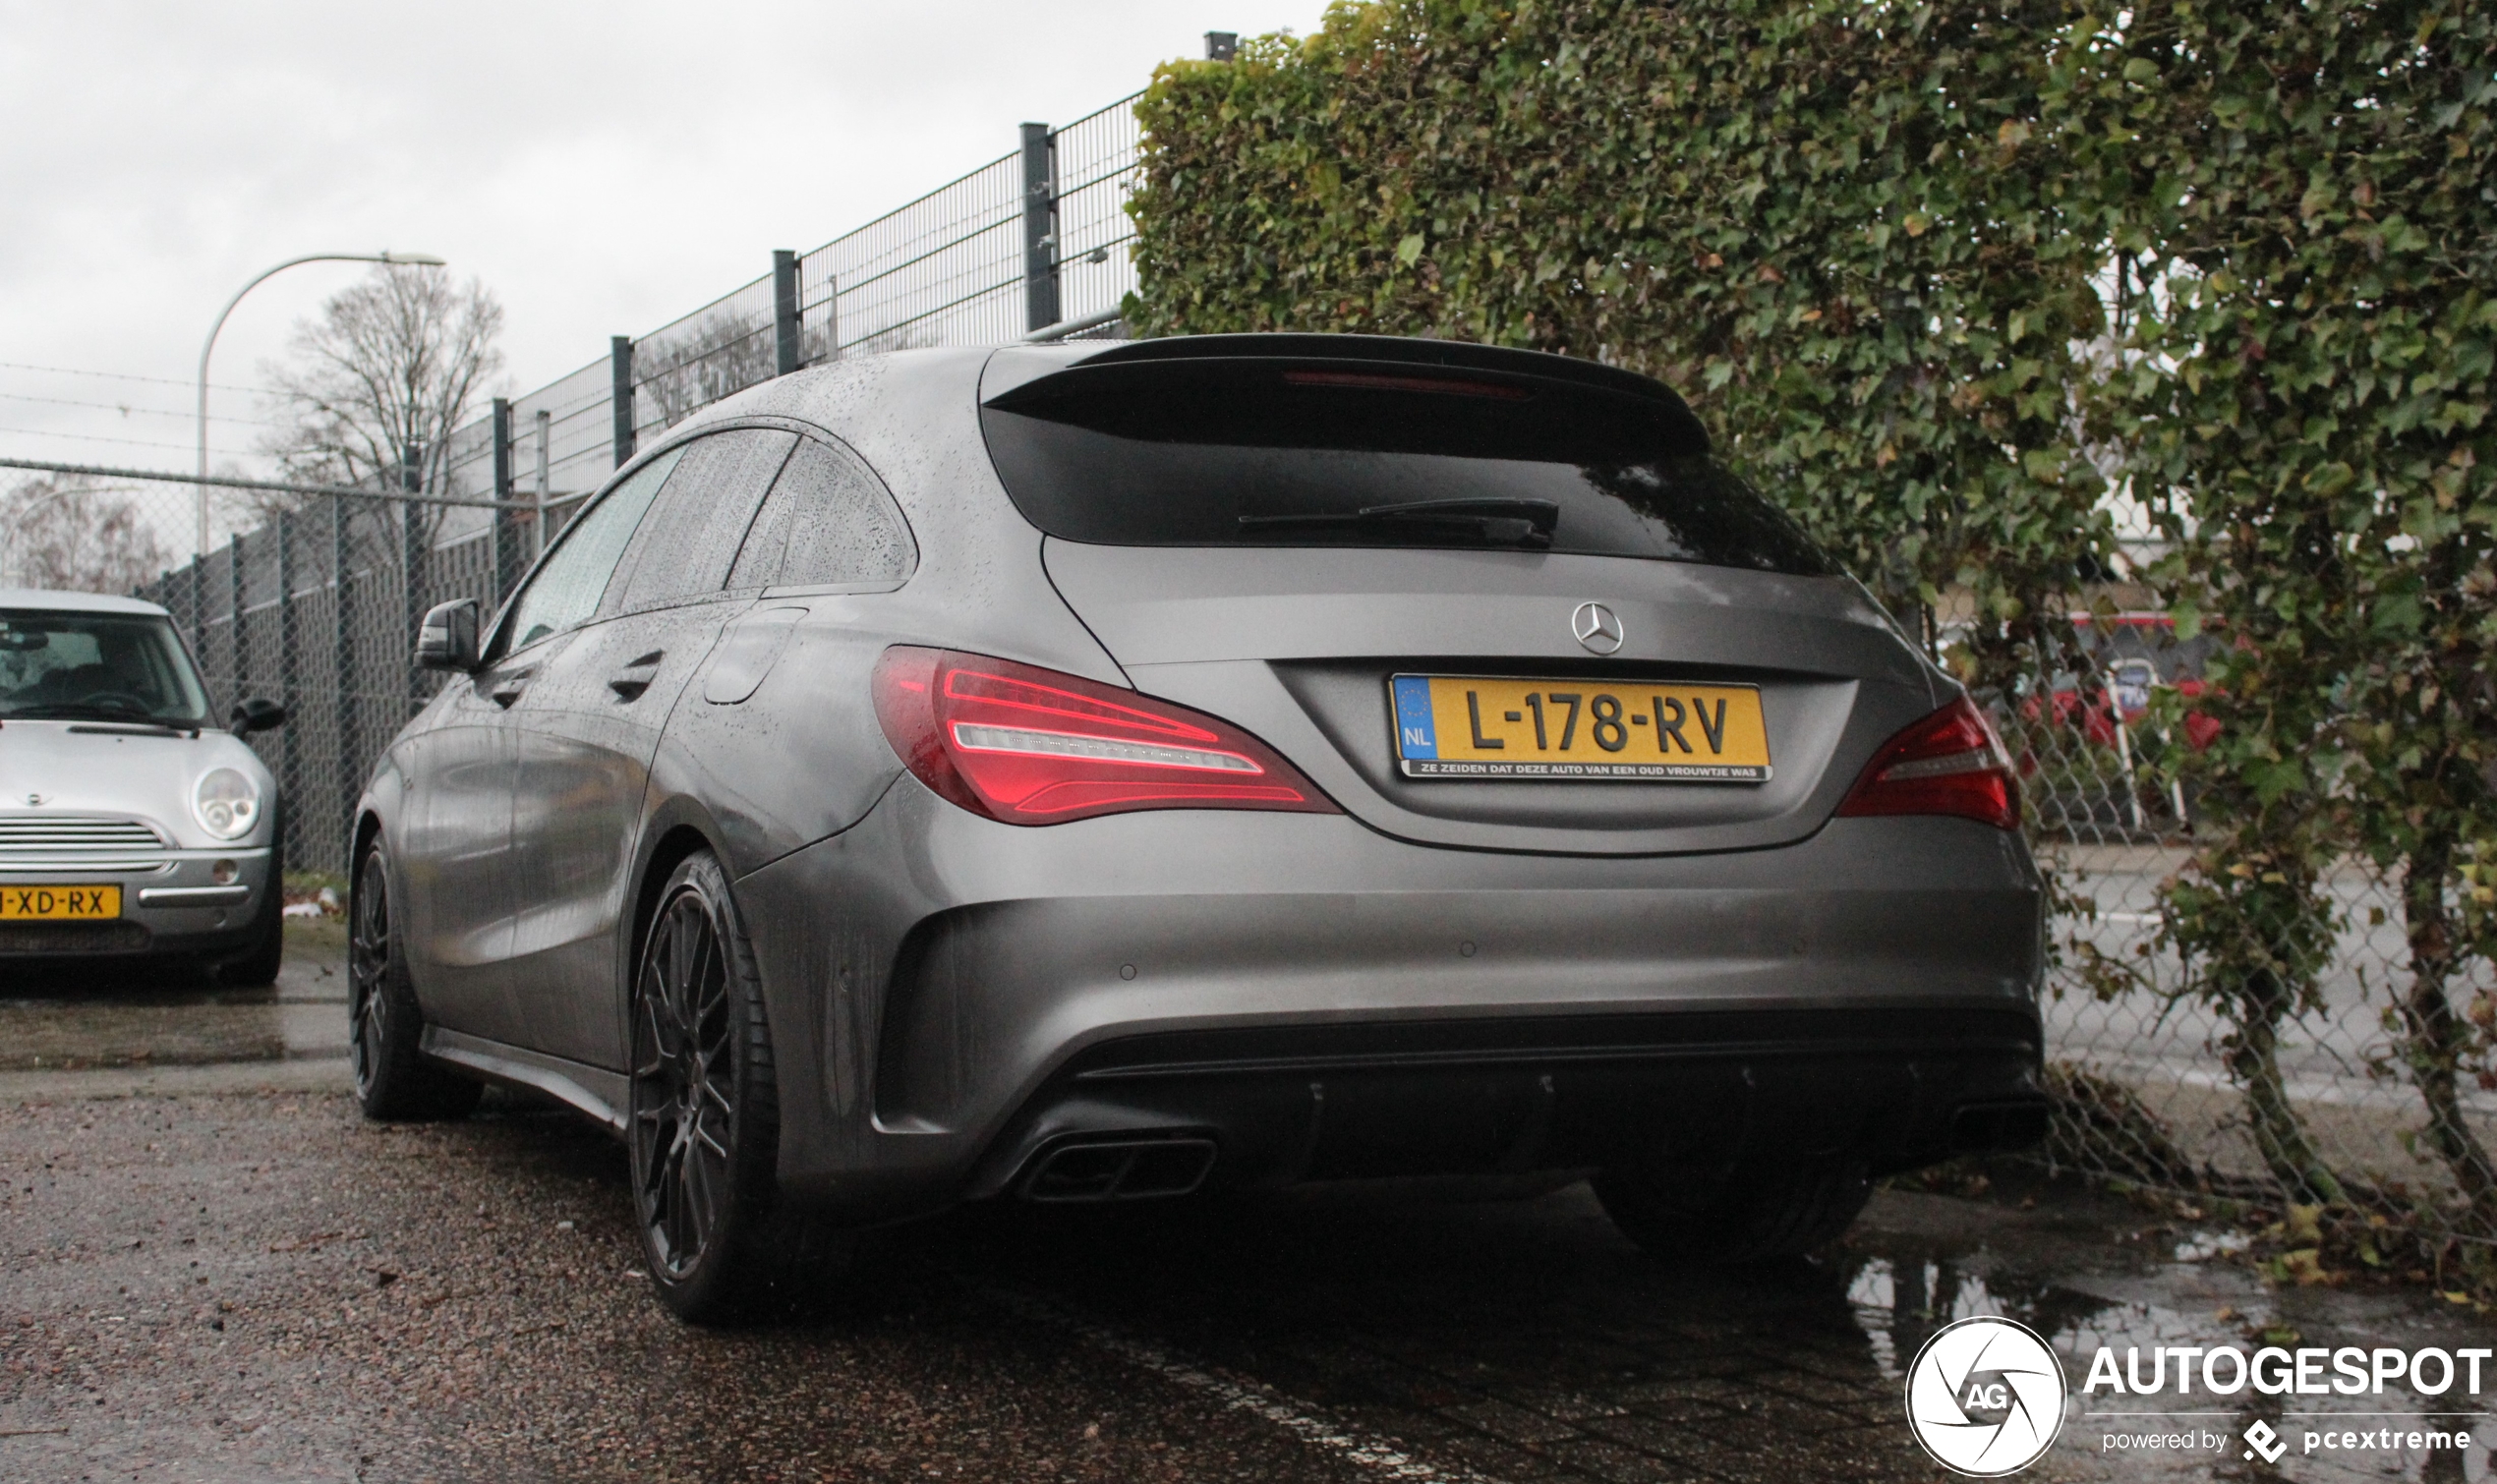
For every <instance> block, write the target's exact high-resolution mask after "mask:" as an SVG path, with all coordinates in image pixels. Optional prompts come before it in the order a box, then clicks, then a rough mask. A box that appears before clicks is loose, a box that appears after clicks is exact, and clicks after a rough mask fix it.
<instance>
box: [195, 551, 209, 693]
mask: <svg viewBox="0 0 2497 1484" xmlns="http://www.w3.org/2000/svg"><path fill="white" fill-rule="evenodd" d="M191 649H192V655H193V657H194V658H196V659H198V660H199V661H200V668H202V669H206V668H207V667H208V548H207V547H205V546H202V547H201V548H200V549H199V551H198V552H197V553H196V554H194V555H193V556H192V558H191Z"/></svg>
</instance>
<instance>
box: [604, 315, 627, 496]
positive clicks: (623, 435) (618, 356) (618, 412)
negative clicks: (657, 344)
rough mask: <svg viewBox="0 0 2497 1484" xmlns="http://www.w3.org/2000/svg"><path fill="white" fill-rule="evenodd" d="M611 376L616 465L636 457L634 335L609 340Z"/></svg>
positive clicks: (610, 391) (609, 403)
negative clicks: (634, 439) (634, 448)
mask: <svg viewBox="0 0 2497 1484" xmlns="http://www.w3.org/2000/svg"><path fill="white" fill-rule="evenodd" d="M607 365H608V372H609V377H610V385H609V388H608V394H607V396H608V405H609V406H610V407H611V408H613V409H614V412H615V467H616V468H618V469H621V468H623V467H624V464H625V461H626V460H628V459H630V458H632V456H633V337H632V336H630V335H617V336H614V337H613V338H611V339H610V340H609V341H608V342H607Z"/></svg>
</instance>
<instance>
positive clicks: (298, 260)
mask: <svg viewBox="0 0 2497 1484" xmlns="http://www.w3.org/2000/svg"><path fill="white" fill-rule="evenodd" d="M308 262H383V263H390V264H392V265H394V266H404V267H411V268H438V267H440V266H442V259H441V258H438V257H435V256H433V255H432V254H430V253H391V252H380V253H312V254H307V255H306V256H304V257H289V258H287V259H286V260H285V261H284V262H281V263H279V264H278V265H277V266H275V267H273V268H269V269H266V270H265V271H263V272H262V273H261V275H260V276H259V277H257V278H254V279H253V280H252V281H251V282H250V283H247V284H245V285H243V287H242V288H241V289H240V290H238V291H236V293H235V295H234V297H233V298H231V299H229V300H227V301H226V302H225V308H224V309H221V310H219V311H217V315H216V323H214V324H212V325H209V326H208V340H207V343H206V344H205V345H203V346H201V347H200V478H201V479H202V480H203V481H204V480H205V479H207V477H208V356H209V354H210V353H211V352H213V351H214V350H215V349H216V337H217V331H219V330H221V329H223V328H225V316H226V315H228V314H233V313H234V307H235V306H236V305H238V304H241V303H242V302H243V296H244V295H245V294H248V293H250V292H252V290H254V289H257V288H259V287H260V286H261V284H263V283H265V282H267V281H268V280H269V279H271V278H274V277H276V276H277V275H278V274H280V273H283V272H285V271H286V270H287V269H288V268H292V267H300V266H302V265H303V264H305V263H308ZM199 490H200V495H199V500H200V552H199V554H200V555H202V556H205V555H207V554H208V486H207V485H205V484H203V485H200V486H199Z"/></svg>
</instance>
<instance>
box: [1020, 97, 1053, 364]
mask: <svg viewBox="0 0 2497 1484" xmlns="http://www.w3.org/2000/svg"><path fill="white" fill-rule="evenodd" d="M1057 175H1058V171H1057V148H1056V145H1055V142H1054V141H1053V139H1052V138H1051V135H1050V132H1049V126H1048V125H1047V124H1025V125H1024V126H1023V318H1024V321H1025V323H1024V325H1023V327H1024V328H1025V329H1027V330H1045V329H1047V328H1049V326H1051V325H1053V324H1056V323H1057V322H1058V181H1057Z"/></svg>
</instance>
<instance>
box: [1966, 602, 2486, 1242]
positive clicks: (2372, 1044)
mask: <svg viewBox="0 0 2497 1484" xmlns="http://www.w3.org/2000/svg"><path fill="white" fill-rule="evenodd" d="M2079 630H2080V633H2081V635H2082V640H2083V643H2082V649H2083V651H2084V652H2085V654H2086V655H2087V658H2086V660H2085V662H2084V664H2083V666H2082V667H2081V668H2079V669H2078V670H2076V671H2075V672H2073V673H2067V674H2063V675H2059V676H2055V677H2051V678H2049V679H2048V680H2046V681H2045V682H2043V683H2041V684H2040V685H2038V686H2037V687H2035V688H2034V689H2033V690H2031V691H2029V692H2028V693H2027V694H2023V695H2018V696H2013V697H2005V698H2002V699H2001V700H2000V701H1999V702H1998V704H1997V706H1996V708H1995V711H1996V715H1997V718H1998V721H1999V722H2000V723H2001V724H2002V727H2003V732H2004V735H2005V740H2006V743H2007V745H2008V746H2009V747H2010V749H2011V751H2012V753H2013V755H2014V758H2015V761H2016V763H2017V764H2018V767H2019V769H2020V771H2021V773H2022V775H2023V787H2024V790H2025V792H2026V795H2027V805H2028V811H2029V818H2030V820H2031V829H2032V835H2033V838H2034V840H2035V842H2036V845H2037V849H2038V854H2039V857H2040V860H2041V863H2042V864H2043V865H2045V866H2046V868H2047V869H2048V870H2049V872H2050V873H2051V874H2052V876H2053V878H2054V881H2055V883H2056V888H2057V890H2058V892H2059V894H2060V895H2061V911H2060V912H2059V913H2058V915H2057V917H2056V919H2055V923H2054V928H2053V946H2054V949H2055V954H2056V960H2057V962H2056V966H2055V968H2054V970H2053V972H2052V974H2051V976H2050V986H2051V993H2050V996H2049V999H2048V1000H2047V1003H2046V1006H2045V1009H2046V1047H2047V1057H2048V1062H2049V1067H2048V1075H2049V1083H2050V1088H2051V1090H2052V1091H2053V1092H2054V1093H2055V1094H2056V1095H2057V1099H2058V1103H2059V1108H2060V1113H2059V1117H2058V1119H2057V1123H2056V1127H2055V1131H2054V1135H2053V1138H2052V1140H2051V1143H2050V1145H2049V1147H2048V1149H2047V1150H2046V1151H2045V1157H2046V1158H2047V1159H2048V1160H2050V1161H2051V1162H2052V1163H2054V1164H2056V1165H2059V1166H2061V1167H2064V1168H2069V1169H2075V1170H2081V1171H2083V1172H2085V1173H2088V1174H2091V1175H2093V1176H2097V1177H2100V1178H2112V1179H2118V1180H2122V1181H2127V1182H2130V1183H2133V1184H2137V1185H2142V1186H2147V1187H2151V1188H2156V1189H2161V1190H2166V1191H2170V1192H2173V1193H2176V1194H2178V1195H2180V1196H2185V1197H2188V1198H2191V1199H2197V1200H2207V1199H2209V1198H2212V1197H2219V1198H2223V1199H2228V1198H2234V1199H2236V1200H2240V1201H2244V1202H2247V1203H2250V1204H2251V1205H2253V1206H2256V1207H2260V1208H2268V1209H2269V1210H2270V1211H2271V1213H2272V1214H2273V1216H2274V1217H2275V1218H2277V1219H2279V1220H2280V1221H2281V1223H2282V1228H2281V1229H2282V1231H2283V1233H2284V1241H2285V1242H2286V1244H2287V1246H2288V1247H2289V1248H2290V1249H2292V1250H2293V1252H2294V1250H2295V1249H2296V1248H2297V1245H2298V1243H2299V1242H2300V1241H2301V1240H2304V1241H2306V1242H2308V1244H2309V1246H2310V1247H2313V1246H2322V1247H2324V1248H2327V1249H2330V1248H2332V1247H2333V1246H2334V1245H2335V1243H2334V1239H2333V1233H2332V1232H2331V1231H2329V1230H2318V1229H2315V1228H2314V1227H2312V1225H2311V1218H2309V1219H2307V1220H2308V1221H2309V1225H2308V1227H2306V1228H2305V1229H2304V1231H2303V1234H2302V1236H2301V1233H2300V1228H2299V1221H2300V1220H2301V1218H2299V1217H2298V1215H2297V1210H2298V1208H2300V1207H2304V1208H2306V1209H2307V1210H2308V1211H2309V1212H2312V1211H2315V1210H2317V1209H2319V1208H2322V1207H2325V1206H2327V1205H2329V1206H2330V1207H2331V1208H2332V1209H2333V1210H2334V1211H2336V1212H2341V1213H2346V1222H2347V1223H2349V1224H2354V1225H2352V1226H2351V1227H2350V1228H2349V1229H2346V1230H2344V1231H2342V1232H2341V1233H2340V1236H2341V1240H2340V1242H2339V1243H2338V1246H2339V1248H2340V1249H2341V1253H2342V1256H2343V1257H2344V1258H2345V1259H2346V1258H2351V1257H2354V1258H2355V1260H2356V1261H2357V1262H2359V1263H2361V1264H2364V1263H2367V1262H2378V1263H2381V1264H2383V1265H2385V1266H2387V1267H2389V1268H2395V1269H2400V1270H2408V1269H2410V1268H2413V1267H2421V1266H2423V1267H2429V1268H2437V1267H2440V1266H2441V1265H2443V1264H2445V1263H2446V1262H2448V1261H2449V1260H2450V1259H2451V1258H2453V1257H2454V1256H2456V1255H2457V1252H2456V1245H2457V1244H2461V1245H2462V1246H2466V1247H2482V1248H2484V1247H2485V1246H2486V1245H2487V1244H2488V1242H2489V1241H2490V1239H2491V1237H2492V1235H2493V1234H2497V1233H2492V1232H2491V1231H2489V1230H2488V1229H2486V1227H2487V1222H2486V1212H2485V1211H2475V1210H2474V1208H2473V1195H2474V1192H2473V1190H2472V1189H2471V1188H2470V1187H2471V1186H2473V1185H2474V1184H2476V1183H2478V1181H2477V1180H2476V1179H2475V1178H2474V1172H2473V1169H2472V1166H2473V1162H2474V1161H2478V1162H2480V1163H2482V1164H2483V1165H2484V1162H2485V1156H2484V1155H2481V1154H2478V1153H2477V1151H2482V1150H2485V1149H2487V1148H2488V1147H2489V1144H2490V1141H2491V1140H2492V1138H2497V1089H2493V1088H2492V1087H2491V1085H2490V1080H2489V1079H2487V1078H2486V1077H2484V1076H2481V1075H2476V1074H2474V1073H2473V1072H2472V1071H2470V1070H2469V1069H2468V1067H2459V1068H2458V1067H2456V1066H2455V1065H2454V1064H2453V1062H2452V1060H2451V1058H2450V1057H2448V1056H2443V1055H2441V1054H2439V1053H2438V1052H2437V1051H2436V1049H2434V1048H2432V1047H2430V1046H2429V1044H2428V1042H2427V1041H2426V1040H2425V1039H2423V1033H2422V1024H2421V1020H2420V1006H2421V1004H2422V1003H2423V1002H2424V1001H2425V1000H2426V999H2429V998H2430V997H2429V995H2428V993H2427V992H2428V991H2432V992H2433V999H2435V1000H2436V1001H2437V1002H2439V1003H2442V1004H2446V1005H2451V1006H2454V1007H2456V1008H2457V1010H2458V1012H2459V1013H2460V1014H2461V1015H2462V1016H2463V1017H2464V1018H2465V1019H2466V1020H2471V1019H2484V1018H2485V1012H2486V1009H2487V1008H2488V1007H2489V1006H2491V1005H2492V1004H2497V977H2492V974H2491V970H2490V966H2489V965H2488V964H2487V963H2486V962H2484V961H2481V960H2475V959H2469V958H2457V959H2455V960H2452V961H2449V960H2448V959H2446V958H2444V957H2438V958H2437V959H2436V961H2434V962H2431V963H2425V964H2422V963H2421V962H2419V961H2418V960H2417V959H2416V958H2415V957H2414V954H2415V952H2416V950H2415V949H2414V946H2413V942H2412V932H2411V923H2410V918H2411V917H2412V916H2413V915H2414V911H2415V904H2409V903H2406V900H2405V894H2404V890H2403V882H2402V880H2401V879H2400V878H2399V876H2398V875H2396V874H2395V873H2393V872H2391V871H2388V870H2386V869H2384V868H2380V867H2378V866H2376V865H2375V864H2373V863H2372V862H2370V861H2369V860H2367V859H2365V858H2364V857H2363V856H2360V855H2357V854H2355V853H2350V854H2345V855H2343V856H2341V857H2340V858H2339V859H2338V861H2337V863H2336V864H2335V865H2334V866H2333V867H2332V868H2331V869H2330V870H2329V871H2327V872H2326V873H2324V875H2323V877H2322V878H2321V880H2319V881H2318V882H2316V883H2315V884H2314V888H2313V890H2312V891H2311V892H2310V893H2307V894H2306V901H2305V905H2304V906H2303V908H2302V909H2301V910H2300V912H2299V913H2298V920H2297V921H2295V922H2289V921H2282V922H2279V923H2276V924H2273V925H2272V931H2270V932H2263V931H2261V929H2260V925H2259V921H2258V924H2257V925H2256V926H2255V927H2254V928H2252V929H2249V930H2248V931H2251V932H2252V933H2253V934H2254V936H2256V937H2257V938H2259V939H2262V940H2264V941H2258V942H2220V943H2215V942H2213V941H2212V940H2211V937H2210V935H2209V934H2208V932H2207V930H2203V931H2197V928H2196V925H2195V924H2194V923H2193V922H2192V920H2191V916H2190V912H2189V910H2187V909H2185V908H2183V907H2180V902H2181V901H2183V900H2185V898H2184V897H2181V896H2180V895H2179V890H2180V888H2182V890H2184V891H2185V892H2190V890H2191V889H2192V885H2193V870H2194V869H2195V866H2196V847H2197V845H2198V844H2207V843H2208V838H2209V835H2210V833H2211V830H2212V828H2213V826H2214V824H2215V823H2216V822H2214V821H2211V820H2206V819H2203V818H2201V810H2200V809H2199V807H2198V801H2197V799H2196V797H2195V795H2194V793H2193V791H2192V787H2191V784H2190V783H2189V781H2188V776H2189V773H2190V769H2189V767H2187V768H2181V769H2180V768H2179V767H2178V766H2177V760H2178V759H2180V758H2189V757H2190V755H2191V754H2192V753H2194V752H2195V751H2197V750H2199V749H2200V748H2202V747H2206V746H2208V745H2210V743H2211V742H2212V740H2213V734H2212V731H2211V730H2210V728H2212V727H2213V723H2211V722H2209V721H2208V720H2205V719H2203V718H2202V717H2200V716H2199V715H2197V714H2195V713H2191V712H2189V711H2186V710H2183V709H2180V708H2178V707H2175V706H2162V705H2160V704H2158V703H2159V700H2160V698H2161V696H2162V694H2163V693H2165V694H2167V695H2168V696H2170V697H2178V696H2185V697H2189V696H2191V695H2193V694H2196V693H2197V692H2198V691H2199V690H2200V687H2201V685H2202V680H2201V672H2200V659H2201V656H2202V655H2203V654H2204V653H2207V650H2208V647H2209V645H2210V643H2211V641H2210V640H2209V639H2208V638H2207V637H2205V638H2202V639H2199V640H2196V641H2190V642H2186V643H2181V644H2180V643H2178V642H2177V640H2176V639H2175V637H2174V630H2173V628H2172V627H2171V626H2170V625H2169V623H2168V621H2167V620H2166V619H2165V618H2164V617H2162V616H2159V615H2155V614H2128V615H2120V616H2116V617H2112V618H2111V617H2106V616H2101V617H2098V618H2095V619H2091V620H2085V621H2082V622H2080V624H2079ZM2163 718H2168V719H2163ZM2178 718H2180V719H2178ZM2172 726H2173V727H2174V728H2175V734H2174V735H2171V730H2170V728H2171V727H2172ZM2453 906H2454V904H2453V903H2452V902H2451V901H2450V900H2448V901H2446V902H2445V903H2443V908H2444V910H2446V911H2449V912H2450V911H2451V910H2452V909H2453ZM2301 943H2302V944H2303V946H2295V945H2297V944H2301ZM2249 963H2251V964H2254V965H2256V966H2257V972H2255V973H2254V974H2252V975H2250V976H2249V975H2247V974H2246V973H2245V972H2244V968H2245V965H2247V964H2249ZM2422 972H2424V973H2425V974H2427V975H2429V976H2431V977H2432V979H2433V981H2434V982H2433V983H2432V984H2429V985H2425V986H2423V985H2422V984H2421V981H2420V975H2421V974H2422ZM2449 1084H2453V1085H2451V1086H2450V1090H2449ZM2293 1266H2294V1264H2293ZM2320 1273H2321V1269H2320V1268H2310V1269H2309V1270H2308V1272H2307V1276H2320Z"/></svg>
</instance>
